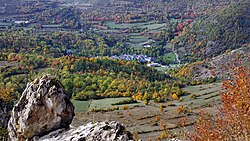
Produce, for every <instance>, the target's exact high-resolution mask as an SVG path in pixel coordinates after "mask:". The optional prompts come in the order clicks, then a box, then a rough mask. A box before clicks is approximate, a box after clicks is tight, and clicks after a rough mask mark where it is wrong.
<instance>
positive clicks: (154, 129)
mask: <svg viewBox="0 0 250 141" xmlns="http://www.w3.org/2000/svg"><path fill="white" fill-rule="evenodd" d="M220 86H221V84H220V83H212V84H203V85H197V86H187V87H185V88H184V90H187V91H188V92H190V93H191V94H189V95H186V96H183V101H179V100H173V101H167V102H163V103H155V102H154V101H153V100H151V101H149V104H148V105H147V106H146V105H143V104H142V103H140V104H141V105H143V106H139V107H134V108H130V109H127V110H115V111H108V112H89V113H77V114H76V116H75V118H74V121H73V124H72V125H73V126H76V127H77V126H78V125H81V124H83V123H88V122H97V121H119V122H121V123H123V124H124V125H126V129H127V130H128V131H131V132H132V133H135V132H138V134H139V138H140V139H142V140H155V138H156V137H157V136H160V135H161V133H162V132H163V129H162V127H161V126H160V125H161V124H162V123H163V124H165V125H166V128H167V129H168V130H169V131H172V132H175V133H178V132H179V131H181V130H183V129H181V128H180V127H179V126H178V123H179V121H180V120H181V119H183V118H185V116H186V114H183V113H182V114H180V113H178V108H179V106H180V105H183V106H184V107H185V110H186V113H188V120H187V122H186V125H185V130H188V131H192V130H193V129H192V125H193V124H194V123H196V121H197V119H198V118H199V117H198V115H199V112H200V111H206V112H208V113H210V114H212V115H213V114H216V113H218V107H217V106H220V100H219V99H220V96H219V95H218V94H219V93H220V92H221V87H220ZM192 94H197V95H198V97H197V98H196V99H191V98H190V96H191V95H192ZM124 99H128V98H106V99H100V100H93V101H92V103H91V105H90V108H89V110H90V109H91V108H96V109H98V108H102V109H105V108H109V107H111V104H112V103H115V102H118V101H121V100H124ZM137 104H138V103H137ZM127 105H129V106H130V105H134V104H127ZM160 105H164V107H165V108H164V109H163V111H160V108H159V107H160ZM190 109H192V112H190ZM157 118H159V119H160V121H158V120H157Z"/></svg>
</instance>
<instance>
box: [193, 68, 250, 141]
mask: <svg viewBox="0 0 250 141" xmlns="http://www.w3.org/2000/svg"><path fill="white" fill-rule="evenodd" d="M235 71H236V73H235V74H233V79H232V80H226V81H225V82H224V83H223V84H222V87H223V89H224V91H223V93H222V94H221V100H222V108H220V109H219V111H220V113H219V116H218V117H216V118H215V117H209V116H206V114H200V121H199V122H198V123H197V124H196V126H195V131H194V133H193V134H192V135H190V136H189V138H190V140H195V141H221V140H228V141H229V140H231V141H233V140H235V141H249V140H250V71H249V70H247V69H245V68H243V67H237V68H236V69H235Z"/></svg>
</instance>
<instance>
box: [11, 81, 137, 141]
mask: <svg viewBox="0 0 250 141" xmlns="http://www.w3.org/2000/svg"><path fill="white" fill-rule="evenodd" d="M73 117H74V106H73V104H72V103H71V102H70V100H69V98H68V97H67V95H66V94H65V92H64V89H63V86H62V85H61V83H60V82H58V81H57V80H55V79H52V78H50V77H49V76H43V77H42V78H40V79H36V80H35V81H34V82H31V83H29V84H28V85H27V87H26V89H25V90H24V92H23V94H22V96H21V98H20V100H19V102H18V103H17V104H16V105H15V106H14V108H13V110H12V113H11V118H10V120H9V124H8V131H9V139H10V141H26V140H30V141H128V140H132V139H133V137H132V134H131V133H130V132H128V131H126V129H125V127H124V126H123V125H122V124H120V123H118V122H114V121H113V122H98V123H95V124H93V123H89V124H87V125H83V126H80V127H78V128H69V125H70V123H71V122H72V119H73Z"/></svg>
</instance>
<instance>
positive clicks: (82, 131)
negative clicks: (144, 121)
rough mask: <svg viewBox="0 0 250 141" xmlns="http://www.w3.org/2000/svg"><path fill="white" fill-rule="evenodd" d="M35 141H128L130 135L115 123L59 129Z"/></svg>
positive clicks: (130, 138)
mask: <svg viewBox="0 0 250 141" xmlns="http://www.w3.org/2000/svg"><path fill="white" fill-rule="evenodd" d="M33 140H35V141H128V140H133V137H132V134H131V133H130V132H128V131H126V129H125V127H124V126H123V125H122V124H120V123H118V122H115V121H112V122H98V123H95V124H92V123H89V124H87V125H83V126H80V127H78V128H75V129H69V130H64V129H59V130H56V131H54V132H51V133H50V134H48V135H46V136H44V137H41V138H34V139H33Z"/></svg>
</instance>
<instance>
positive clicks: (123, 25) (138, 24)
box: [105, 21, 154, 29]
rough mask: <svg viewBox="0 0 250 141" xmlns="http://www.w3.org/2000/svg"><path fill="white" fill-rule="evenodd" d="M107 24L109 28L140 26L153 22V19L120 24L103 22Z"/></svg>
mask: <svg viewBox="0 0 250 141" xmlns="http://www.w3.org/2000/svg"><path fill="white" fill-rule="evenodd" d="M105 24H106V25H107V26H109V27H110V28H120V29H123V28H132V27H139V28H140V27H142V26H146V25H150V24H154V21H149V22H142V23H122V24H116V23H114V22H106V23H105Z"/></svg>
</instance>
